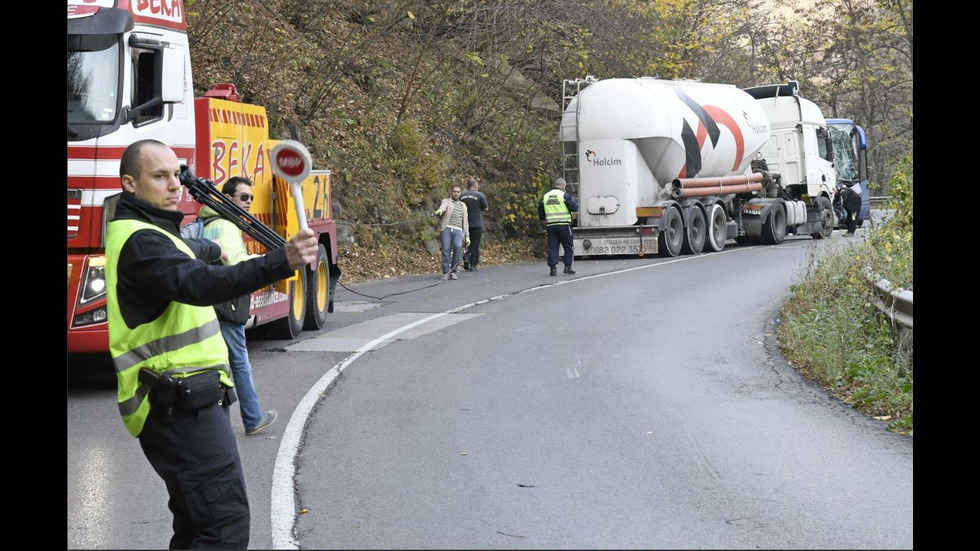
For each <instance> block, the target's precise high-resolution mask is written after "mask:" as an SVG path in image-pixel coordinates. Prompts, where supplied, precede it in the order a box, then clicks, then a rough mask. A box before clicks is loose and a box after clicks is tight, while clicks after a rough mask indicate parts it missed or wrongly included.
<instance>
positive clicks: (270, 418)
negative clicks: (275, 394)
mask: <svg viewBox="0 0 980 551" xmlns="http://www.w3.org/2000/svg"><path fill="white" fill-rule="evenodd" d="M277 417H279V414H278V413H276V410H274V409H270V410H269V411H267V412H265V415H263V416H262V420H261V421H259V424H258V425H255V427H254V428H252V429H245V434H247V435H249V436H252V435H253V434H258V433H259V432H262V431H263V430H265V429H267V428H269V427H271V426H272V424H273V423H275V422H276V418H277Z"/></svg>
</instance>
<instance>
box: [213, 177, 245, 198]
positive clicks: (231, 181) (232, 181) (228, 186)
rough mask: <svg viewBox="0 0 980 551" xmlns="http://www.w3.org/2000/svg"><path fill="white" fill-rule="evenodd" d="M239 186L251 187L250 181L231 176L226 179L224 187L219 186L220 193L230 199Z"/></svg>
mask: <svg viewBox="0 0 980 551" xmlns="http://www.w3.org/2000/svg"><path fill="white" fill-rule="evenodd" d="M241 184H245V185H246V186H248V187H252V181H251V180H249V179H248V178H243V177H242V176H232V177H231V178H228V181H227V182H225V185H223V186H221V193H224V194H225V195H227V196H229V197H231V196H232V195H234V194H235V190H236V189H238V186H240V185H241Z"/></svg>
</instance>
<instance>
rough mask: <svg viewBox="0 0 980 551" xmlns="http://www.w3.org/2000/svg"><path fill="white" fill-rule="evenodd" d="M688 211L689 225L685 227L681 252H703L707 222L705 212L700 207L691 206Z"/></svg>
mask: <svg viewBox="0 0 980 551" xmlns="http://www.w3.org/2000/svg"><path fill="white" fill-rule="evenodd" d="M687 212H688V221H687V226H686V227H685V228H684V244H683V246H681V252H683V253H684V254H701V251H703V250H704V240H705V232H706V230H707V224H706V223H705V220H704V212H702V211H701V209H700V208H699V207H691V209H690V210H689V211H687Z"/></svg>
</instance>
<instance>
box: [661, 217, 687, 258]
mask: <svg viewBox="0 0 980 551" xmlns="http://www.w3.org/2000/svg"><path fill="white" fill-rule="evenodd" d="M683 245H684V219H683V218H681V211H680V210H678V209H677V207H669V208H668V209H667V212H665V213H664V218H663V221H662V224H661V228H660V235H659V236H658V237H657V250H658V251H659V253H660V256H663V257H668V258H669V257H672V256H677V255H678V254H680V252H681V247H682V246H683Z"/></svg>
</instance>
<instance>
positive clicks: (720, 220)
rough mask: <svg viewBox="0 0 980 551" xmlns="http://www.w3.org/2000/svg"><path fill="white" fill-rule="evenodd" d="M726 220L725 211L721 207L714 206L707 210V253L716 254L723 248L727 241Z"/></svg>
mask: <svg viewBox="0 0 980 551" xmlns="http://www.w3.org/2000/svg"><path fill="white" fill-rule="evenodd" d="M727 223H728V218H727V217H726V216H725V209H723V208H722V207H721V205H718V204H714V205H711V207H709V208H708V221H707V225H708V231H707V235H706V236H705V246H706V247H707V248H708V250H709V251H712V252H718V251H720V250H722V249H724V248H725V241H727V240H728V233H727V228H726V227H725V226H726V224H727Z"/></svg>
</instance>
